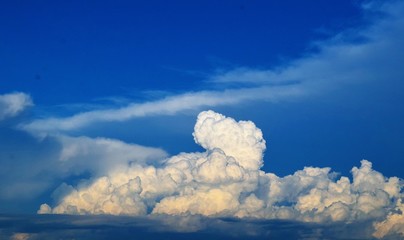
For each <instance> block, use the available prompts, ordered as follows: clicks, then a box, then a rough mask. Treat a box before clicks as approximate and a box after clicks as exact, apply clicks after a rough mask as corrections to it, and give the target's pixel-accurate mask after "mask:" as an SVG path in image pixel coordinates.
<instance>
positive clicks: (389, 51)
mask: <svg viewBox="0 0 404 240" xmlns="http://www.w3.org/2000/svg"><path fill="white" fill-rule="evenodd" d="M0 6H1V7H0V36H1V37H0V56H2V57H0V74H1V75H0V165H1V166H2V167H1V168H0V173H1V174H0V181H1V183H0V192H1V194H0V213H36V211H37V210H38V209H39V206H40V205H41V204H42V203H47V204H49V205H50V206H51V207H52V209H53V212H52V213H58V212H57V211H59V210H55V207H56V209H62V207H63V206H64V205H63V204H65V203H66V202H67V201H68V200H66V199H67V198H64V197H66V196H69V193H71V191H73V190H72V189H76V190H77V191H78V192H79V193H80V192H81V191H83V192H84V191H87V190H88V189H87V190H85V189H84V188H85V187H83V186H89V185H91V184H92V183H96V182H97V179H98V180H99V179H102V177H104V176H107V177H108V178H110V181H111V182H113V179H115V177H116V175H115V174H117V171H118V170H117V169H120V170H119V171H121V172H125V173H127V171H131V169H132V168H133V166H134V165H136V164H138V165H139V166H142V167H145V166H153V167H155V168H156V169H160V168H161V169H163V168H164V169H166V166H168V165H167V164H170V161H171V160H164V159H167V158H169V157H173V158H176V157H181V156H183V155H181V154H180V155H177V154H179V153H181V152H185V153H190V152H204V151H207V156H205V155H204V157H207V159H212V158H211V157H210V156H211V155H210V154H213V155H214V154H219V153H215V151H216V150H215V149H221V150H223V152H224V154H225V155H226V156H228V157H229V156H231V157H234V158H235V159H236V162H237V164H238V165H237V166H240V167H241V168H242V169H244V170H245V171H247V172H249V171H262V174H267V175H265V176H267V177H264V179H272V175H271V176H270V174H272V173H273V174H276V175H277V176H280V177H284V176H287V175H293V174H297V175H299V174H298V173H297V171H299V170H301V169H304V167H311V166H312V167H319V168H327V167H328V168H331V169H332V170H331V171H334V172H336V173H338V174H339V175H338V174H337V175H335V174H334V175H333V174H330V175H329V179H332V181H334V180H335V181H337V180H338V178H339V176H347V177H349V179H350V180H351V181H352V182H355V180H354V178H355V176H352V174H351V169H352V168H353V167H354V166H357V167H359V166H361V163H360V161H361V160H363V159H366V160H368V161H370V162H372V163H373V169H375V170H377V171H378V172H380V173H382V176H384V177H385V179H388V178H389V177H393V176H396V177H398V178H402V177H403V176H404V168H403V167H402V161H403V160H404V150H403V149H404V138H403V136H404V125H403V120H404V95H403V94H402V90H403V89H404V83H403V79H404V70H403V68H402V66H401V65H402V62H403V61H404V47H403V44H402V43H403V41H404V31H403V29H404V27H403V25H404V4H403V2H402V1H359V0H355V1H354V0H351V1H345V0H344V1H341V0H340V1H310V2H309V3H308V2H303V1H295V0H288V1H220V2H214V1H170V2H167V1H120V2H119V3H112V2H109V1H97V2H91V1H35V2H28V1H10V2H7V3H1V4H0ZM206 110H213V111H215V112H217V113H221V114H223V115H224V116H226V117H228V118H226V117H223V119H235V120H236V121H239V120H250V121H252V122H254V123H255V126H256V127H257V128H259V129H260V131H262V133H263V139H265V143H266V148H265V147H264V148H261V147H260V148H259V151H264V152H265V154H264V155H263V158H262V161H263V166H262V167H261V168H260V169H261V170H259V169H255V168H251V169H249V167H248V164H246V163H245V162H243V160H242V159H243V156H244V155H242V154H241V153H239V152H237V151H236V152H237V153H234V152H232V151H233V148H231V147H229V146H227V145H224V146H222V145H220V144H221V143H220V142H221V141H222V140H218V141H216V140H215V139H214V138H217V139H221V138H222V135H226V136H227V134H229V132H228V131H227V130H226V129H230V130H232V127H233V125H231V126H230V125H228V126H223V127H220V128H218V130H217V131H219V132H220V131H225V132H223V134H222V135H220V134H217V135H215V134H214V133H205V132H204V131H208V130H206V129H205V130H204V129H202V128H201V129H202V130H197V127H196V126H195V128H194V125H195V122H198V121H199V120H198V121H197V116H198V114H199V113H200V112H201V111H206ZM205 115H208V116H213V118H215V119H218V118H220V119H221V117H218V116H219V115H214V114H213V115H212V114H211V115H209V114H205ZM205 115H204V114H202V115H200V117H199V118H198V119H201V118H204V116H205ZM226 121H228V122H231V120H226ZM226 121H224V122H226ZM201 124H202V123H201ZM239 124H240V126H239V127H240V128H242V129H244V125H243V124H242V123H239ZM197 125H198V124H197ZM202 125H203V124H202ZM213 126H219V125H213ZM213 126H212V127H213ZM220 126H221V125H220ZM239 127H234V128H235V129H239ZM212 129H213V128H212ZM248 129H249V128H248ZM230 130H229V131H230ZM198 131H201V132H203V134H202V133H199V132H198ZM235 131H236V130H235ZM237 131H238V130H237ZM243 131H244V132H245V131H247V130H243ZM248 131H252V132H253V133H254V138H256V141H257V144H260V143H262V139H261V138H260V137H257V136H258V135H259V134H258V132H259V131H258V130H251V129H250V130H248ZM193 132H194V135H193V134H192V133H193ZM198 134H200V135H198ZM204 134H206V136H212V139H210V138H208V139H205V138H203V137H202V136H205V135H204ZM257 134H258V135H257ZM241 135H242V134H241ZM241 135H240V136H241ZM197 136H200V137H197ZM243 136H244V135H242V136H241V137H240V139H239V140H238V141H236V142H235V144H236V145H237V144H240V142H244V140H243ZM244 137H245V136H244ZM211 141H212V142H211ZM229 141H230V142H232V140H229ZM195 142H197V144H195ZM218 142H219V143H218ZM217 144H219V145H217ZM236 145H235V146H233V147H234V148H236ZM247 145H248V144H247ZM243 147H245V146H244V145H242V147H241V148H243ZM226 149H227V150H226ZM247 149H248V151H250V150H251V149H252V150H251V151H252V152H251V154H252V153H254V154H255V151H256V150H257V149H256V148H255V147H254V148H251V149H250V148H247ZM232 154H235V155H232ZM237 154H241V155H237ZM254 154H252V155H251V159H255V158H254V157H253V156H255V155H254ZM213 155H212V156H213ZM214 156H216V155H214ZM173 158H171V159H173ZM187 159H188V157H187ZM226 159H227V158H226ZM188 160H189V161H191V162H192V161H193V160H192V157H190V158H189V159H188ZM209 161H210V160H209ZM226 161H229V162H227V164H231V163H232V161H233V160H229V159H227V160H226ZM251 161H252V160H251ZM257 161H258V160H257ZM260 161H261V160H260ZM171 162H172V161H171ZM258 163H261V162H258ZM251 164H253V163H251ZM254 164H255V163H254ZM260 166H261V165H260ZM366 166H368V165H367V164H363V163H362V168H360V169H365V168H366ZM125 169H126V170H125ZM128 169H129V170H128ZM132 170H133V169H132ZM244 170H243V171H244ZM119 171H118V172H119ZM229 171H230V170H229ZM316 171H317V170H316ZM295 172H296V173H295ZM352 172H354V171H352ZM170 174H171V173H170ZM193 174H194V173H193ZM212 175H214V174H213V173H212ZM297 175H296V176H297ZM331 175H332V176H331ZM198 176H199V175H198ZM229 176H230V175H229ZM336 176H338V177H336ZM375 176H376V175H375ZM193 177H195V179H196V180H195V181H199V180H200V178H199V177H200V176H199V177H197V176H196V175H195V176H193ZM140 179H141V181H145V180H144V179H142V178H141V177H140ZM198 179H199V180H198ZM231 179H233V178H231ZM329 179H328V178H327V180H324V181H329ZM358 179H359V177H358ZM205 180H206V179H205ZM205 180H204V181H205ZM233 180H234V179H233ZM201 181H202V180H201ZM260 181H261V182H262V181H263V180H260ZM260 181H258V182H260ZM265 181H267V180H265ZM271 181H275V180H273V179H272V180H268V182H269V183H271ZM279 181H281V180H279ZM282 181H283V180H282ZM282 181H281V182H282ZM284 181H289V180H287V179H286V178H285V180H284ZM330 181H331V180H330ZM386 181H387V180H386ZM400 181H401V180H400ZM86 184H87V185H86ZM206 184H207V183H206V182H203V186H205V185H206ZM209 184H211V183H209ZM209 184H208V185H209ZM221 184H223V183H221ZM386 184H387V183H386ZM397 184H398V185H397V186H398V188H399V189H402V183H401V182H400V183H397ZM258 185H259V184H258ZM181 186H182V185H181ZM209 186H211V185H209ZM220 186H222V185H220ZM177 187H178V189H179V188H180V187H179V186H177ZM216 187H217V188H219V187H218V186H216ZM143 188H144V186H143ZM352 188H353V189H355V188H356V186H353V187H352ZM66 189H67V190H66ZM196 189H197V190H198V189H200V188H199V187H196ZM214 189H216V188H214ZM259 189H260V187H257V189H256V190H254V191H253V193H254V197H255V196H256V197H257V198H258V199H259V200H263V201H264V202H265V204H266V205H267V206H269V205H270V204H272V202H271V200H268V199H266V197H265V200H264V197H262V198H261V197H260V194H263V193H262V191H261V190H259ZM361 189H362V188H361ZM383 189H384V191H387V192H388V193H389V194H390V192H389V191H388V190H386V187H384V188H383ZM362 190H363V189H362ZM362 190H358V189H356V190H355V191H359V192H361V191H362ZM89 191H90V190H89ZM178 191H179V192H175V194H180V195H181V194H185V192H181V191H182V190H181V191H180V190H178ZM184 191H185V190H184ZM245 191H246V190H245V189H244V190H243V191H242V193H243V194H244V195H245V194H246V193H245ZM307 191H308V190H307ZM307 191H306V192H304V191H303V192H302V195H301V196H302V198H301V199H300V200H302V199H304V198H303V196H306V195H304V194H308V192H307ZM366 191H368V190H366ZM400 191H402V190H399V192H400ZM269 192H271V191H269ZM376 192H377V191H375V193H374V194H375V196H376V195H377V193H376ZM250 193H251V191H250V190H249V194H250ZM139 194H140V195H139V196H140V198H141V199H142V201H144V204H145V206H147V209H153V208H154V207H156V206H157V205H154V204H156V202H158V201H160V200H161V199H163V197H162V196H160V197H158V198H153V200H150V199H149V200H144V198H145V197H144V195H142V193H139ZM161 194H162V193H161ZM167 194H168V193H167ZM175 194H174V195H172V196H171V197H173V196H177V195H175ZM243 194H241V195H240V196H239V200H240V204H241V205H240V206H244V205H242V204H246V203H244V202H243V201H244V200H245V199H244V197H243V196H244V195H243ZM359 195H360V194H359ZM393 195H394V194H393ZM195 196H199V195H195ZM246 196H247V195H246ZM251 196H252V195H251ZM285 196H286V195H285ZM307 196H309V195H307ZM287 198H288V197H287ZM400 198H402V196H401V195H400V197H397V196H396V195H394V197H393V198H392V199H391V201H392V204H396V205H397V206H398V207H399V206H400V204H399V203H398V202H399V201H398V199H400ZM170 199H171V198H170ZM246 199H247V198H246ZM269 199H270V198H269ZM300 200H297V202H299V201H300ZM153 201H154V202H153ZM167 201H168V200H167ZM245 201H246V200H245ZM291 201H292V200H291ZM292 202H293V201H292ZM142 203H143V202H142ZM66 204H67V203H66ZM57 206H59V207H60V208H57ZM142 206H143V205H142ZM167 206H168V205H167ZM299 206H300V205H296V206H295V208H299ZM326 207H329V206H326ZM393 207H394V206H393V205H392V206H390V208H393ZM168 208H169V207H167V209H168ZM386 208H387V207H386ZM66 209H67V207H66ZM139 209H142V208H141V207H139ZM240 209H241V210H243V207H240ZM359 209H360V208H359ZM241 210H240V211H241ZM300 210H301V209H300ZM66 211H67V210H66ZM139 211H140V210H139ZM155 211H162V210H159V209H158V208H157V207H156V208H155ZM189 211H190V212H192V211H191V210H189ZM198 211H199V212H198ZM198 211H197V213H198V214H202V215H206V214H205V212H204V211H202V210H201V209H199V210H198ZM268 211H269V210H268ZM352 211H353V210H352ZM208 212H209V211H208ZM65 213H67V212H65ZM69 213H71V212H69ZM147 214H150V212H147ZM215 214H216V213H215ZM226 214H228V213H226ZM226 214H224V216H227V215H226ZM239 214H241V213H240V212H237V213H234V214H233V215H235V216H239ZM243 214H244V213H243ZM268 214H269V215H270V214H272V213H268ZM386 214H387V213H385V215H386ZM207 215H209V214H207ZM219 215H220V216H222V215H223V213H222V212H221V213H220V214H219ZM269 215H266V217H265V218H268V216H269ZM271 216H272V215H271ZM374 216H375V217H378V218H380V217H381V215H380V214H379V215H377V214H376V215H374ZM254 217H256V216H255V215H254ZM299 217H302V219H304V217H307V216H303V215H301V216H300V215H299ZM270 218H271V219H272V218H274V217H270ZM296 218H298V217H296ZM275 219H276V218H275ZM299 219H300V218H299ZM300 220H301V219H300ZM359 220H361V219H359ZM362 220H363V219H362ZM305 221H306V220H305ZM403 224H404V223H403ZM403 234H404V233H403Z"/></svg>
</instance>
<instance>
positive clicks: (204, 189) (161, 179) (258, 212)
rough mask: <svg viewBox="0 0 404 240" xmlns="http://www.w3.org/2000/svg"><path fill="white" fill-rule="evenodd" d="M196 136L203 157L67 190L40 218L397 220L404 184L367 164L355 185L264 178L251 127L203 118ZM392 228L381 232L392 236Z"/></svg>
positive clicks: (327, 177) (323, 177)
mask: <svg viewBox="0 0 404 240" xmlns="http://www.w3.org/2000/svg"><path fill="white" fill-rule="evenodd" d="M193 135H194V138H195V142H196V143H198V144H200V145H201V146H202V147H204V148H205V149H206V151H205V152H201V153H181V154H179V155H176V156H173V157H170V158H168V159H166V160H164V161H163V162H161V164H160V165H154V166H153V165H150V164H147V163H143V164H140V163H131V164H126V168H123V167H121V168H120V169H118V170H115V171H108V172H106V174H105V175H104V176H101V177H97V178H95V179H92V180H88V181H87V182H84V183H82V184H81V185H79V186H77V187H76V188H74V187H72V186H69V187H65V189H66V190H65V193H64V194H62V197H61V198H60V200H59V203H58V204H57V205H56V206H55V207H53V208H51V207H50V206H48V205H42V206H41V207H40V209H39V211H38V212H39V213H69V214H114V215H137V216H138V215H148V214H152V215H158V214H167V215H181V216H184V215H195V214H200V215H204V216H216V217H218V216H226V217H250V218H251V217H252V218H264V219H293V220H300V221H305V222H341V221H344V222H355V221H365V220H369V219H370V220H372V219H380V218H383V217H386V216H387V215H388V214H390V215H388V216H387V219H395V218H396V217H395V216H396V215H394V214H393V213H392V212H393V211H394V208H395V207H396V204H398V206H401V205H400V204H401V202H400V199H401V198H402V197H403V194H402V193H401V190H402V187H403V184H402V181H401V180H400V179H398V178H396V177H391V178H386V177H385V176H383V175H382V174H381V173H379V172H377V171H375V170H373V169H372V164H371V162H369V161H367V160H362V161H361V166H360V167H354V168H352V182H351V180H350V179H349V178H348V177H345V176H341V177H338V175H337V174H335V173H332V172H331V169H330V168H316V167H305V168H304V169H303V170H299V171H297V172H295V173H294V174H292V175H288V176H285V177H278V176H276V175H275V174H273V173H265V172H263V171H262V170H260V167H261V166H262V164H263V162H262V158H263V153H264V151H265V148H266V147H265V140H264V139H263V137H262V132H261V130H260V129H258V128H257V127H256V126H255V125H254V123H252V122H249V121H238V122H237V121H235V120H234V119H232V118H228V117H225V116H223V115H221V114H218V113H215V112H213V111H205V112H201V113H200V114H199V116H198V118H197V122H196V124H195V128H194V133H193ZM391 221H394V220H386V221H385V222H384V223H381V224H379V225H377V226H378V228H380V229H381V228H386V227H382V226H384V225H388V224H389V223H388V222H391ZM383 224H384V225H383ZM396 228H397V227H396ZM396 228H394V229H396ZM380 231H382V230H380Z"/></svg>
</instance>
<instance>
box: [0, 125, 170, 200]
mask: <svg viewBox="0 0 404 240" xmlns="http://www.w3.org/2000/svg"><path fill="white" fill-rule="evenodd" d="M18 134H21V133H19V132H18V131H17V130H11V131H10V132H8V133H7V134H5V135H4V136H1V137H0V139H1V140H2V141H3V142H4V143H3V146H4V147H5V149H7V150H8V151H2V152H0V157H1V159H2V164H3V167H2V168H1V169H0V172H1V176H2V181H1V182H0V199H7V200H16V199H19V200H21V199H33V198H35V197H37V196H38V195H40V194H41V193H43V192H44V191H46V190H48V189H49V188H50V187H54V184H55V182H59V183H60V181H68V179H70V178H72V177H73V178H74V177H76V176H81V175H86V174H91V176H94V177H98V176H103V175H105V174H106V173H108V172H112V171H118V170H119V169H120V168H121V167H127V166H128V165H130V164H134V163H136V164H139V165H146V164H147V165H153V164H154V165H158V164H159V160H162V159H164V158H166V157H167V153H166V152H165V151H164V150H162V149H160V148H153V147H145V146H140V145H137V144H130V143H125V142H122V141H120V140H116V139H109V138H100V137H99V138H90V137H85V136H79V137H71V136H66V135H60V134H58V135H48V136H46V137H45V138H43V139H40V140H38V139H36V138H32V137H30V136H25V135H23V136H20V137H19V140H20V141H21V144H22V145H24V144H25V146H24V150H25V151H21V150H20V149H21V146H14V145H13V144H12V143H10V144H8V143H7V140H8V136H10V135H18ZM16 147H18V149H15V148H16ZM16 174H18V178H16Z"/></svg>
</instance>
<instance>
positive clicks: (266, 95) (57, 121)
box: [21, 86, 303, 133]
mask: <svg viewBox="0 0 404 240" xmlns="http://www.w3.org/2000/svg"><path fill="white" fill-rule="evenodd" d="M302 94H303V93H302V92H301V91H300V90H299V88H298V87H295V86H279V87H276V88H271V87H260V88H249V89H230V90H224V91H202V92H195V93H185V94H182V95H176V96H171V97H167V98H164V99H162V100H158V101H151V102H145V103H140V104H131V105H129V106H127V107H122V108H119V109H107V110H97V111H89V112H84V113H79V114H76V115H74V116H72V117H67V118H49V119H39V120H35V121H33V122H31V123H29V124H26V125H21V128H22V129H24V130H27V131H29V132H33V133H41V132H45V133H46V132H58V131H69V130H75V129H79V128H82V127H85V126H88V125H89V124H92V123H96V122H111V121H113V122H115V121H117V122H121V121H126V120H130V119H133V118H140V117H146V116H155V115H173V114H176V113H178V112H181V111H186V110H195V109H199V108H201V107H208V106H209V107H214V106H223V105H234V104H238V103H240V102H243V101H249V100H257V99H260V100H266V101H277V100H281V99H285V98H295V97H296V96H301V95H302Z"/></svg>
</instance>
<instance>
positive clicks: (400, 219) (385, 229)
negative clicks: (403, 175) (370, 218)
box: [373, 200, 404, 238]
mask: <svg viewBox="0 0 404 240" xmlns="http://www.w3.org/2000/svg"><path fill="white" fill-rule="evenodd" d="M395 210H396V211H395V212H390V213H389V215H388V216H387V217H386V219H385V220H384V221H381V222H376V223H375V224H374V227H375V229H376V231H375V232H374V233H373V236H374V237H377V238H383V237H385V236H386V235H390V234H401V236H404V204H403V203H402V202H401V200H399V201H397V206H396V209H395Z"/></svg>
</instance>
